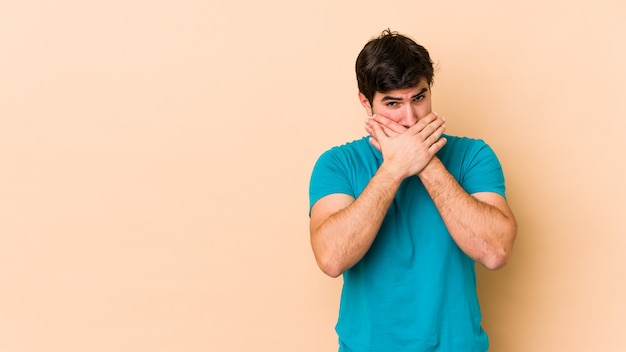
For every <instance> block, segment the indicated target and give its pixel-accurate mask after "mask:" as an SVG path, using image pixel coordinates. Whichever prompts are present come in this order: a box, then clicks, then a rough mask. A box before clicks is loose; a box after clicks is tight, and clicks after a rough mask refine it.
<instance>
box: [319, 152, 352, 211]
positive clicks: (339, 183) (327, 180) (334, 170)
mask: <svg viewBox="0 0 626 352" xmlns="http://www.w3.org/2000/svg"><path fill="white" fill-rule="evenodd" d="M335 193H344V194H347V195H350V196H352V197H355V198H356V196H355V194H354V190H353V187H352V185H351V182H350V178H349V172H348V171H347V163H346V161H345V160H343V161H342V156H341V153H340V152H339V150H338V148H336V147H335V148H333V149H330V150H328V151H326V152H325V153H324V154H322V155H321V156H320V157H319V159H317V162H316V163H315V166H314V167H313V172H312V173H311V180H310V183H309V211H310V210H311V208H312V207H313V204H315V202H317V201H318V200H320V198H322V197H324V196H327V195H329V194H335Z"/></svg>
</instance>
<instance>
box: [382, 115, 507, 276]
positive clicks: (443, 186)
mask: <svg viewBox="0 0 626 352" xmlns="http://www.w3.org/2000/svg"><path fill="white" fill-rule="evenodd" d="M374 123H376V124H380V125H382V126H384V131H385V134H380V133H376V134H374V136H376V139H374V140H373V141H372V142H373V144H374V145H375V146H376V148H378V149H379V150H381V148H384V146H383V145H382V144H381V143H380V141H381V140H384V139H387V138H391V137H395V136H396V135H397V134H398V133H404V131H405V130H406V128H405V127H403V126H400V125H398V124H397V123H395V122H393V121H392V120H390V119H387V118H384V117H382V116H378V117H376V119H374ZM370 130H371V129H370ZM371 131H372V132H375V131H373V130H371ZM417 175H418V177H420V179H421V181H422V183H423V184H424V187H425V188H426V190H427V191H428V194H429V195H430V197H431V198H432V200H433V202H434V203H435V206H436V207H437V210H438V211H439V213H440V215H441V217H442V219H443V221H444V223H445V224H446V227H447V228H448V231H449V232H450V235H451V236H452V238H453V239H454V241H455V242H456V244H457V245H458V246H459V248H461V250H463V252H465V254H467V255H468V256H469V257H470V258H472V259H474V260H475V261H477V262H479V263H481V264H483V265H484V266H485V267H487V268H488V269H491V270H494V269H498V268H500V267H502V266H503V265H505V264H506V262H507V260H508V258H509V256H510V254H511V249H512V247H513V242H514V240H515V236H516V233H517V224H516V221H515V218H514V216H513V213H512V212H511V209H510V208H509V205H508V204H507V202H506V199H504V197H502V196H501V195H499V194H497V193H492V192H480V193H475V194H471V195H470V194H468V193H467V192H466V191H465V190H464V189H463V188H462V187H461V185H459V183H458V182H457V181H456V179H455V178H454V177H453V176H452V175H451V174H450V173H449V172H448V170H447V169H446V168H445V166H444V165H443V164H442V163H441V161H440V160H439V158H437V157H436V156H434V157H433V158H432V159H431V160H430V162H429V163H428V164H427V165H426V166H425V167H424V168H423V169H421V170H420V172H419V173H417Z"/></svg>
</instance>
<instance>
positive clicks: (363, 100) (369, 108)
mask: <svg viewBox="0 0 626 352" xmlns="http://www.w3.org/2000/svg"><path fill="white" fill-rule="evenodd" d="M359 101H360V102H361V105H363V107H364V108H365V112H367V114H368V115H369V116H372V115H374V113H373V112H372V106H371V105H370V101H369V100H368V99H367V98H366V97H365V94H363V93H361V92H359Z"/></svg>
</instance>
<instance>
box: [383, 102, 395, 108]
mask: <svg viewBox="0 0 626 352" xmlns="http://www.w3.org/2000/svg"><path fill="white" fill-rule="evenodd" d="M396 105H398V103H397V102H395V101H390V102H387V103H385V106H387V107H390V108H391V107H394V106H396Z"/></svg>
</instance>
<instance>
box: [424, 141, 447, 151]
mask: <svg viewBox="0 0 626 352" xmlns="http://www.w3.org/2000/svg"><path fill="white" fill-rule="evenodd" d="M447 142H448V140H447V139H446V138H445V137H444V138H439V139H438V140H437V142H435V143H433V145H431V146H430V147H429V148H428V150H429V151H430V152H431V153H433V154H436V153H437V152H439V151H440V150H441V148H443V146H444V145H446V143H447Z"/></svg>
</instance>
